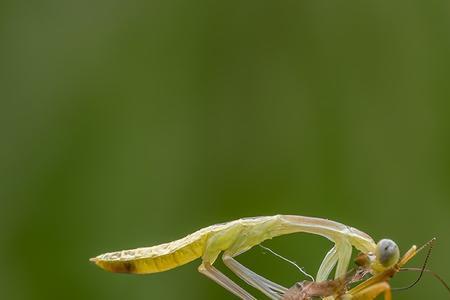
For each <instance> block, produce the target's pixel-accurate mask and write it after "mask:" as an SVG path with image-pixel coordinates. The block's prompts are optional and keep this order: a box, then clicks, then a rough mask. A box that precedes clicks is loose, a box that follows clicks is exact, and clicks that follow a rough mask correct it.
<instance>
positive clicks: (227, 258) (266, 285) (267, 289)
mask: <svg viewBox="0 0 450 300" xmlns="http://www.w3.org/2000/svg"><path fill="white" fill-rule="evenodd" d="M222 259H223V262H224V264H225V265H226V266H227V267H228V268H229V269H230V270H231V271H233V273H234V274H236V275H237V276H239V277H240V278H241V279H242V280H244V281H245V282H247V283H248V284H249V285H251V286H253V287H255V288H256V289H258V290H260V291H261V292H262V293H264V294H265V295H266V296H267V297H269V298H270V299H272V300H279V299H282V297H283V294H284V293H285V292H286V291H287V290H288V289H287V288H285V287H283V286H281V285H279V284H277V283H274V282H272V281H270V280H268V279H266V278H264V277H262V276H260V275H258V274H256V273H255V272H253V271H252V270H250V269H248V268H246V267H245V266H243V265H242V264H240V263H239V262H238V261H237V260H235V259H234V258H233V257H232V255H231V254H229V253H224V254H223V256H222Z"/></svg>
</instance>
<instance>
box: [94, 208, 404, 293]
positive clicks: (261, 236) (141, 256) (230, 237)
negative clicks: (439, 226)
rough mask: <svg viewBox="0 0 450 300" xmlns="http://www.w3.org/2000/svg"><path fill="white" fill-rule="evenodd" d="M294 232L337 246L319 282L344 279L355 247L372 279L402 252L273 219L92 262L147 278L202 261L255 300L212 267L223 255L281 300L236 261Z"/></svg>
mask: <svg viewBox="0 0 450 300" xmlns="http://www.w3.org/2000/svg"><path fill="white" fill-rule="evenodd" d="M296 232H306V233H312V234H317V235H321V236H323V237H326V238H327V239H329V240H330V241H332V242H333V243H334V246H333V247H332V248H331V249H330V250H329V251H328V253H327V254H326V256H325V258H324V259H323V261H322V263H321V265H320V267H319V270H318V272H317V276H316V282H322V281H325V280H327V279H328V277H329V275H330V273H331V271H332V270H333V268H334V267H335V266H336V272H335V278H341V277H343V276H344V275H345V274H346V272H347V269H348V266H349V262H350V259H351V255H352V247H354V248H356V249H357V250H358V251H360V252H361V253H363V254H366V255H367V257H370V262H369V266H368V268H370V270H371V271H372V272H373V273H374V274H380V273H382V272H384V271H385V270H387V269H389V268H391V267H392V266H393V265H394V264H396V263H397V262H398V260H399V250H398V247H397V245H396V244H395V243H394V242H392V241H390V242H389V243H388V244H386V242H385V241H386V240H382V241H380V243H378V245H377V244H376V243H375V242H374V240H373V239H372V238H371V237H370V236H369V235H367V234H366V233H364V232H362V231H360V230H358V229H355V228H353V227H350V226H347V225H343V224H341V223H338V222H334V221H331V220H327V219H322V218H314V217H304V216H297V215H275V216H265V217H254V218H243V219H239V220H235V221H231V222H227V223H222V224H217V225H212V226H209V227H206V228H203V229H200V230H198V231H196V232H194V233H193V234H190V235H188V236H186V237H184V238H182V239H179V240H176V241H173V242H170V243H166V244H161V245H157V246H153V247H147V248H138V249H133V250H124V251H118V252H111V253H105V254H102V255H99V256H97V257H95V258H92V259H91V261H93V262H95V263H96V264H97V265H98V266H100V267H101V268H103V269H105V270H108V271H112V272H123V273H134V274H148V273H156V272H161V271H166V270H169V269H172V268H175V267H177V266H180V265H183V264H185V263H188V262H190V261H192V260H194V259H196V258H200V257H201V259H202V263H201V265H200V266H199V268H198V270H199V272H200V273H202V274H204V275H206V276H207V277H209V278H211V279H212V280H214V281H215V282H216V283H218V284H220V285H221V286H223V287H224V288H226V289H227V290H228V291H230V292H231V293H233V294H235V295H236V296H238V297H239V298H240V299H243V300H255V299H256V298H254V297H253V296H252V295H251V294H250V293H248V292H247V291H246V290H244V289H243V288H242V287H240V286H239V285H238V284H236V283H235V282H233V281H232V280H231V279H229V278H228V277H226V276H225V275H224V274H223V273H221V272H220V271H219V270H217V269H216V268H215V267H214V266H213V264H214V262H215V261H216V259H217V258H218V256H219V255H220V253H222V252H223V255H222V259H223V262H224V264H225V265H226V266H227V267H228V268H229V269H230V270H231V271H233V272H234V273H235V274H236V275H237V276H238V277H240V278H241V279H242V280H244V281H245V282H246V283H248V284H249V285H251V286H253V287H255V288H257V289H258V290H260V291H261V292H262V293H264V294H265V295H266V296H267V297H269V298H270V299H272V300H279V299H282V298H283V295H284V294H285V293H286V291H287V289H286V288H285V287H283V286H281V285H279V284H277V283H274V282H272V281H270V280H268V279H266V278H264V277H262V276H260V275H258V274H256V273H254V272H253V271H251V270H250V269H248V268H246V267H245V266H243V265H242V264H240V263H239V262H238V261H236V260H235V259H234V257H236V256H237V255H239V254H242V253H243V252H245V251H247V250H249V249H250V248H252V247H254V246H255V245H258V244H260V243H262V242H263V241H265V240H267V239H271V238H273V237H276V236H280V235H285V234H290V233H296ZM364 299H365V298H364ZM367 299H368V300H369V299H373V298H367Z"/></svg>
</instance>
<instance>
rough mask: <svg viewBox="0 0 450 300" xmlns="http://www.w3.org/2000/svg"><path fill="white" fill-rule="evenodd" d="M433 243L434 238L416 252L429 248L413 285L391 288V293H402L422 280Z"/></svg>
mask: <svg viewBox="0 0 450 300" xmlns="http://www.w3.org/2000/svg"><path fill="white" fill-rule="evenodd" d="M435 241H436V238H432V239H431V240H430V241H429V242H427V243H425V244H424V245H423V246H422V247H420V248H419V249H418V250H417V252H419V251H421V250H422V249H424V248H425V247H427V246H430V248H429V249H428V252H427V256H426V257H425V261H424V262H423V265H422V268H421V269H420V274H419V277H417V279H416V280H415V281H414V282H413V283H411V284H410V285H408V286H405V287H401V288H393V289H392V290H393V291H404V290H407V289H410V288H412V287H413V286H415V285H416V284H417V283H418V282H419V281H420V279H421V278H422V275H423V272H424V271H425V268H426V266H427V263H428V259H429V258H430V255H431V250H433V246H434V242H435Z"/></svg>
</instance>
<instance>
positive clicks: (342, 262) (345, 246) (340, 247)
mask: <svg viewBox="0 0 450 300" xmlns="http://www.w3.org/2000/svg"><path fill="white" fill-rule="evenodd" d="M336 249H337V254H338V257H339V260H338V263H337V267H336V274H335V277H334V278H340V277H342V276H344V275H345V273H347V268H348V264H349V263H350V259H351V257H352V245H351V244H350V243H349V242H348V241H347V240H339V241H336Z"/></svg>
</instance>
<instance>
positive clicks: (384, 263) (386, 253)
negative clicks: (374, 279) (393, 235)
mask: <svg viewBox="0 0 450 300" xmlns="http://www.w3.org/2000/svg"><path fill="white" fill-rule="evenodd" d="M399 259H400V250H399V249H398V246H397V244H396V243H395V242H394V241H393V240H390V239H382V240H380V241H379V242H378V244H377V247H376V248H375V253H374V257H372V259H371V263H370V267H371V269H372V271H374V272H375V273H380V272H383V271H384V270H386V269H389V268H390V267H392V266H394V265H395V264H396V263H398V261H399Z"/></svg>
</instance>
